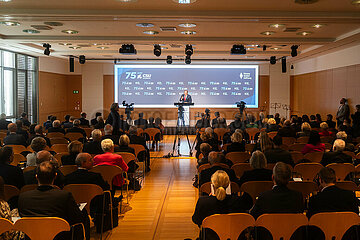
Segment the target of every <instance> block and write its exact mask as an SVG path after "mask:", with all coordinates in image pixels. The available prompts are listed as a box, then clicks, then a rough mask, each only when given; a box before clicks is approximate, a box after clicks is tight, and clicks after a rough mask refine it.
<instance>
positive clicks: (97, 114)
mask: <svg viewBox="0 0 360 240" xmlns="http://www.w3.org/2000/svg"><path fill="white" fill-rule="evenodd" d="M100 116H101V112H96V113H95V117H94V118H93V119H91V121H90V123H91V126H95V125H96V124H98V120H97V118H98V117H100Z"/></svg>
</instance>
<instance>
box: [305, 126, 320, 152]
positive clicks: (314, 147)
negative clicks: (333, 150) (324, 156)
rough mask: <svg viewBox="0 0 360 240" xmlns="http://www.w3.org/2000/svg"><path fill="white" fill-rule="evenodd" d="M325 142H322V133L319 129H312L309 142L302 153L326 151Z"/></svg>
mask: <svg viewBox="0 0 360 240" xmlns="http://www.w3.org/2000/svg"><path fill="white" fill-rule="evenodd" d="M324 151H325V144H323V143H321V141H320V135H319V133H318V132H317V131H314V130H312V131H311V132H310V136H309V142H308V143H307V144H306V145H305V146H304V148H303V149H302V150H301V153H302V154H306V153H311V152H324Z"/></svg>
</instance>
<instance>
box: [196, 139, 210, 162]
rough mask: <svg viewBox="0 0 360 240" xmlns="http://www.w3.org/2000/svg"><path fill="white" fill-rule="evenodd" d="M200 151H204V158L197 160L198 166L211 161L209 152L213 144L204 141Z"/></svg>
mask: <svg viewBox="0 0 360 240" xmlns="http://www.w3.org/2000/svg"><path fill="white" fill-rule="evenodd" d="M200 152H201V153H202V158H201V159H199V160H198V161H197V163H198V165H197V167H200V166H201V165H203V164H207V163H209V159H208V157H209V153H210V152H211V146H210V144H208V143H202V144H201V145H200Z"/></svg>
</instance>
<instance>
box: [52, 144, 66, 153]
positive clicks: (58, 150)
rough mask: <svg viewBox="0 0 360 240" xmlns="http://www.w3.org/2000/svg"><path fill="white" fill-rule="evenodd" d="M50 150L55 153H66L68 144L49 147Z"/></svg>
mask: <svg viewBox="0 0 360 240" xmlns="http://www.w3.org/2000/svg"><path fill="white" fill-rule="evenodd" d="M51 149H52V150H53V151H54V152H56V153H65V152H66V153H67V152H68V144H54V145H52V146H51Z"/></svg>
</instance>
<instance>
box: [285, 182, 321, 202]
mask: <svg viewBox="0 0 360 240" xmlns="http://www.w3.org/2000/svg"><path fill="white" fill-rule="evenodd" d="M287 187H288V188H289V189H291V190H295V191H298V192H301V193H302V195H303V198H304V199H307V198H308V197H309V196H310V194H313V193H315V192H317V191H318V190H319V187H318V185H317V184H316V183H315V182H312V181H303V182H289V183H288V185H287Z"/></svg>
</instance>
